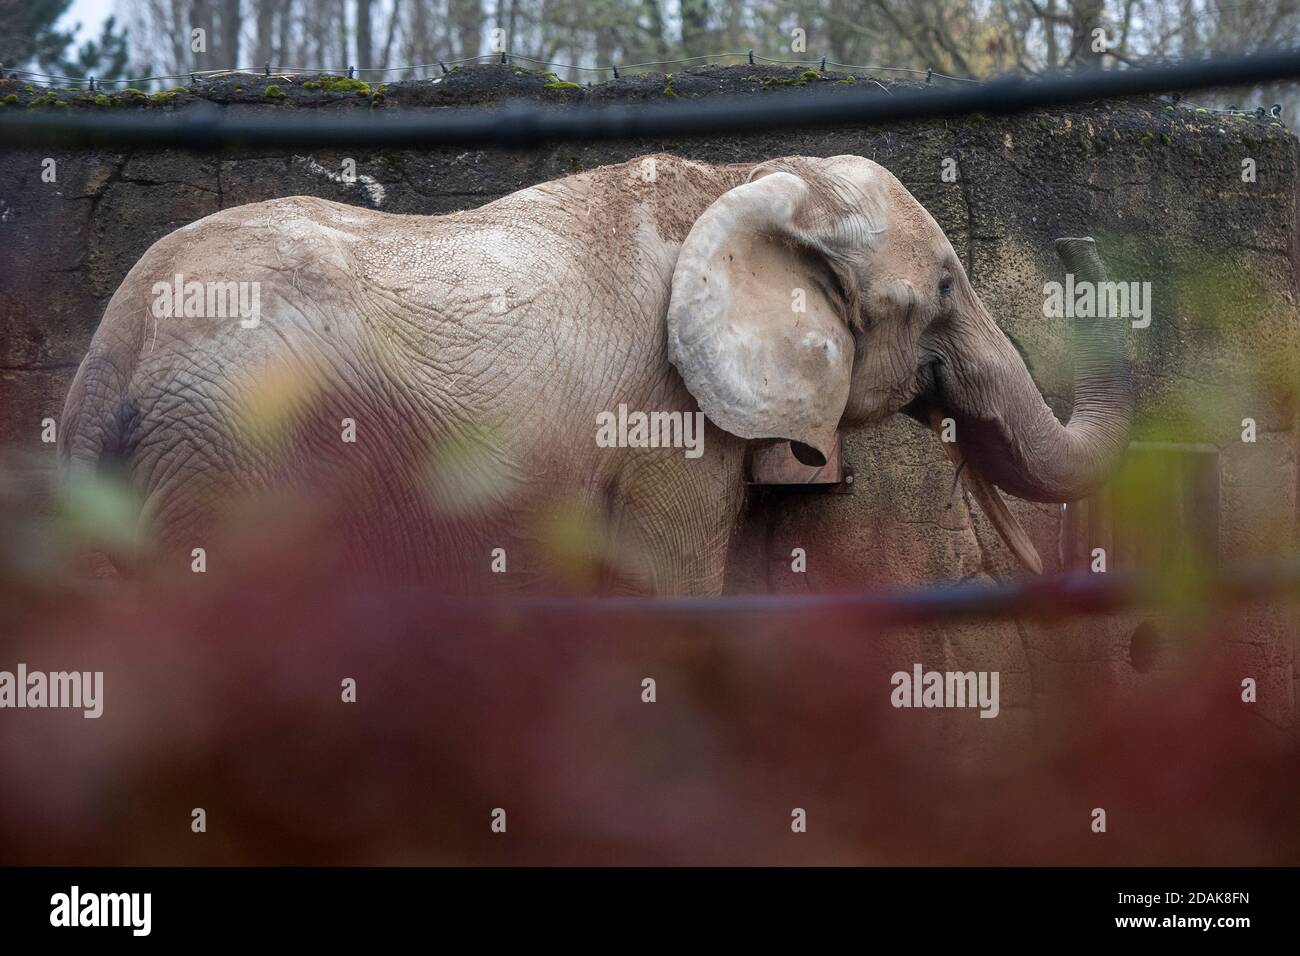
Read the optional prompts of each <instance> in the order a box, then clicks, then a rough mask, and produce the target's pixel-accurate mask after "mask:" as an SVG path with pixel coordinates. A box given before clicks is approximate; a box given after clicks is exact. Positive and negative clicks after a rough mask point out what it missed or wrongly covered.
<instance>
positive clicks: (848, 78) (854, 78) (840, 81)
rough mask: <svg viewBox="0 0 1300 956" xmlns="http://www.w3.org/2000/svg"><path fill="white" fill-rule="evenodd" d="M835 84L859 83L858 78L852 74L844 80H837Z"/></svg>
mask: <svg viewBox="0 0 1300 956" xmlns="http://www.w3.org/2000/svg"><path fill="white" fill-rule="evenodd" d="M835 82H836V83H856V82H858V78H857V77H856V76H854V75H853V74H852V73H850V74H849V75H848V76H846V77H843V78H842V79H838V80H836V81H835Z"/></svg>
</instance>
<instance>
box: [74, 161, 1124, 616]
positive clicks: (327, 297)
mask: <svg viewBox="0 0 1300 956" xmlns="http://www.w3.org/2000/svg"><path fill="white" fill-rule="evenodd" d="M773 210H776V211H775V212H773ZM706 213H708V214H709V215H706ZM742 232H743V234H740V233H742ZM709 236H712V240H710V239H709ZM710 242H712V244H711V245H710ZM684 250H685V251H684ZM732 250H742V254H743V255H744V256H749V257H752V259H753V260H754V261H755V262H758V261H761V262H762V263H763V267H762V268H761V269H759V268H755V269H753V270H751V271H750V272H748V273H746V271H745V269H744V268H743V266H738V265H737V262H738V260H736V259H735V258H734V255H733V252H732ZM1062 255H1063V256H1065V257H1067V266H1071V265H1072V267H1073V268H1074V271H1076V272H1078V273H1084V274H1087V273H1088V271H1089V269H1094V268H1097V269H1099V263H1097V261H1096V256H1095V253H1094V252H1093V251H1092V250H1091V244H1086V245H1080V246H1079V247H1078V248H1071V247H1068V246H1067V248H1065V249H1064V250H1063V251H1062ZM1069 257H1073V259H1074V262H1073V264H1071V262H1070V261H1068V260H1069ZM720 270H731V271H730V272H728V273H727V275H726V276H724V275H723V273H722V271H720ZM176 274H181V275H183V276H184V277H185V278H186V279H187V280H189V279H197V280H199V281H245V282H258V283H260V306H261V315H260V321H259V324H258V325H257V326H256V327H255V328H251V329H249V328H243V327H241V325H240V322H239V320H238V318H224V319H221V318H182V317H165V318H155V317H154V315H152V314H151V312H150V303H151V302H152V301H153V300H154V298H155V294H154V292H153V291H152V289H153V286H154V283H156V282H159V281H170V280H171V279H172V277H173V276H174V275H176ZM787 280H790V281H787ZM709 282H713V283H714V284H715V286H716V285H717V284H718V283H722V285H723V286H725V289H724V291H723V292H721V293H718V292H715V291H713V289H714V287H712V286H708V283H709ZM792 282H798V283H802V285H801V287H805V286H806V291H807V293H808V294H807V298H808V299H809V300H810V301H811V305H810V306H809V307H808V310H807V312H805V313H796V312H792V306H791V301H792V300H791V284H792ZM710 310H712V311H710ZM711 323H714V324H711ZM719 330H727V331H726V334H721V332H720V331H719ZM737 330H739V331H737ZM733 333H734V334H733ZM719 342H721V343H722V344H721V345H719V344H718V343H719ZM737 342H739V343H740V344H735V343H737ZM746 342H748V343H749V344H748V345H746V344H744V343H746ZM727 343H732V344H730V345H729V344H727ZM755 343H757V344H755ZM841 347H842V349H841ZM746 348H749V349H751V352H744V351H743V350H744V349H746ZM1082 348H1083V351H1082V358H1081V362H1080V368H1079V370H1078V375H1077V379H1078V384H1077V396H1076V408H1075V413H1074V416H1073V418H1072V420H1071V423H1070V424H1069V425H1068V426H1062V425H1061V424H1060V423H1059V422H1057V421H1056V419H1055V418H1054V417H1053V416H1052V413H1051V412H1050V410H1048V408H1047V406H1046V405H1045V404H1044V403H1043V401H1042V398H1041V396H1040V395H1039V393H1038V391H1037V389H1036V388H1035V386H1034V384H1033V382H1032V380H1031V378H1030V376H1029V374H1028V372H1027V371H1026V369H1025V367H1024V364H1023V362H1022V361H1021V359H1020V357H1019V355H1018V354H1017V352H1016V350H1015V348H1014V347H1013V346H1012V345H1011V343H1010V342H1009V341H1008V340H1007V338H1006V336H1005V335H1004V334H1003V333H1002V332H1001V331H1000V330H999V329H998V327H997V326H996V324H995V323H994V322H993V321H992V319H991V318H989V316H988V314H987V313H986V312H985V311H984V309H983V307H982V306H981V305H980V303H979V300H978V298H977V297H976V295H975V293H974V291H973V290H972V289H971V287H970V284H969V282H968V280H967V278H966V275H965V273H964V272H963V271H962V268H961V265H960V263H959V262H958V260H957V258H956V256H955V255H954V254H953V252H952V248H951V246H950V245H949V243H948V240H947V238H946V237H945V236H944V235H943V233H942V231H941V230H940V229H939V227H938V226H937V225H936V224H935V223H934V220H933V219H932V218H931V217H930V216H929V214H928V213H927V212H926V211H925V210H924V209H923V208H922V207H921V206H920V205H919V204H918V203H917V202H916V201H915V199H913V198H912V197H911V195H910V194H909V193H908V192H907V191H906V190H905V189H904V188H903V187H902V186H901V184H899V183H898V181H897V180H896V179H895V178H894V177H893V176H892V175H890V174H889V173H888V172H886V171H885V170H883V169H882V168H881V167H879V166H877V165H876V164H874V163H871V162H870V161H868V160H865V159H860V158H857V157H836V158H835V159H830V160H824V159H804V158H792V159H788V160H776V161H773V162H771V163H768V164H762V165H760V166H751V165H744V166H728V167H714V166H708V165H704V164H699V163H693V162H689V161H686V160H682V159H679V158H676V157H671V156H662V155H661V156H657V157H653V158H649V161H647V160H634V161H632V162H630V163H625V164H622V165H619V166H610V167H604V168H601V169H597V170H593V171H590V172H586V173H582V174H579V175H576V176H569V177H566V178H564V179H560V180H556V181H554V182H550V183H546V184H543V185H540V186H536V187H533V188H530V189H525V190H522V191H520V192H518V193H515V194H513V195H510V196H507V197H505V198H503V199H500V200H498V201H496V202H493V203H490V204H488V205H486V206H484V207H482V208H480V209H476V210H472V211H468V212H463V213H457V214H455V215H450V216H442V217H422V216H394V215H389V214H384V213H379V212H372V211H368V210H363V209H359V208H353V207H349V206H344V205H340V204H338V203H333V202H327V201H324V200H319V199H313V198H303V197H296V198H290V199H281V200H273V201H270V202H265V203H258V204H255V205H249V206H242V207H238V208H235V209H229V210H225V211H223V212H220V213H217V214H215V215H213V216H210V217H208V218H206V219H203V220H200V221H199V222H196V223H193V224H192V225H190V226H187V227H185V228H183V229H180V230H178V231H176V232H174V233H172V234H171V235H169V236H167V237H165V238H164V239H162V240H160V241H159V242H157V243H156V244H155V245H154V246H153V247H152V248H150V249H149V251H148V252H147V253H146V254H145V255H144V256H143V258H142V259H141V260H140V262H139V263H137V264H136V266H135V267H134V268H133V269H132V270H131V272H130V273H129V274H128V275H127V277H126V279H125V280H124V281H123V283H122V285H121V287H120V288H119V289H118V291H117V293H116V294H115V295H114V297H113V299H112V301H111V302H110V304H109V307H108V309H107V312H106V314H105V316H104V319H103V321H102V323H101V325H100V327H99V329H98V331H97V332H96V334H95V337H94V340H93V342H92V344H91V348H90V352H89V354H88V355H87V357H86V359H85V360H84V361H83V363H82V365H81V368H80V370H79V371H78V373H77V376H76V379H75V381H74V383H73V385H72V388H71V391H70V392H69V395H68V398H67V403H66V406H65V408H64V414H63V424H62V428H61V429H60V441H61V446H60V452H61V458H62V461H63V462H64V464H65V466H66V468H67V470H68V471H69V472H70V473H76V472H77V471H79V470H82V469H92V468H95V467H97V466H102V465H103V464H104V463H109V462H111V463H113V464H114V465H115V467H118V468H121V469H123V470H124V472H125V474H126V475H127V476H128V477H129V480H130V482H131V484H132V485H133V486H134V488H135V489H137V491H138V492H139V494H140V496H141V497H142V499H143V501H144V504H145V518H144V519H143V520H145V521H147V522H148V526H149V529H150V533H151V535H152V536H153V537H154V538H155V539H156V540H157V541H158V542H159V544H160V545H161V550H162V553H163V554H168V553H170V554H176V553H180V554H184V555H188V553H189V551H190V549H191V548H193V547H200V546H206V545H207V544H208V543H209V542H211V541H212V540H214V535H216V534H217V533H218V532H219V531H220V529H221V527H222V525H223V522H226V521H228V520H230V516H231V515H232V514H234V513H236V512H235V510H234V509H237V507H238V506H239V503H240V502H242V501H244V500H246V499H248V498H255V497H257V496H261V495H266V494H268V493H274V492H275V491H276V490H277V489H289V490H292V491H293V492H294V494H295V496H297V497H299V498H301V497H304V496H306V495H307V494H308V493H309V492H310V493H312V494H316V495H318V496H325V497H327V499H328V500H330V501H335V502H337V503H339V504H340V505H342V512H341V516H340V517H338V518H337V519H336V520H335V522H334V523H333V524H332V525H331V526H330V527H331V533H332V534H333V535H334V536H335V537H336V538H337V540H338V541H340V542H341V543H343V545H344V547H345V549H346V554H347V556H348V558H349V560H350V561H353V562H355V563H356V564H357V565H358V566H360V567H363V568H369V569H372V570H375V571H378V572H380V573H382V574H384V575H386V576H390V577H396V578H400V579H403V580H434V581H436V582H438V583H440V584H443V585H446V586H448V587H450V588H453V589H476V588H480V587H488V586H495V587H497V588H499V587H501V586H502V583H503V582H508V584H510V585H523V586H530V585H532V586H546V584H547V583H548V582H550V581H553V580H554V579H555V577H556V575H557V574H558V575H559V576H561V577H563V574H564V572H565V569H566V567H569V566H570V565H572V564H573V562H574V561H575V560H576V561H577V562H578V563H582V562H583V561H586V562H588V563H591V562H592V561H594V562H595V563H597V564H598V565H600V567H601V568H603V572H602V573H603V575H604V577H603V581H602V584H603V586H604V588H605V589H606V590H612V591H629V592H648V593H659V594H692V593H694V594H709V593H716V592H718V591H719V590H720V589H721V586H722V580H723V571H724V563H725V558H726V553H727V546H728V541H729V538H730V535H731V532H732V529H733V527H734V524H735V521H736V518H737V516H738V514H739V511H740V507H741V504H742V500H743V493H744V485H743V474H744V460H745V452H746V448H747V446H748V444H749V443H750V442H751V441H754V440H766V439H781V438H784V439H791V440H794V441H796V442H798V443H799V444H798V446H797V447H798V448H799V449H800V450H801V451H802V452H803V453H805V454H808V455H811V456H812V458H813V459H816V458H817V457H818V456H819V455H820V453H821V452H822V451H824V450H825V449H824V447H823V445H824V444H825V441H826V439H827V436H830V435H833V433H834V431H835V429H836V428H837V427H839V426H842V425H857V424H865V423H870V422H876V421H880V420H882V419H883V418H885V417H887V416H889V415H891V414H893V413H895V412H898V411H900V410H904V411H907V412H908V413H910V414H913V415H914V416H916V417H918V418H919V419H921V420H923V421H926V420H927V418H928V416H929V415H931V414H932V413H933V412H934V411H935V410H941V411H942V413H943V414H945V415H951V416H953V417H954V418H955V419H956V421H957V434H958V437H959V443H960V445H961V452H962V453H963V454H964V455H965V457H966V459H967V460H968V461H969V462H970V463H972V464H973V465H974V466H975V468H977V469H978V470H979V471H980V472H981V473H983V474H984V475H986V476H988V477H989V478H991V479H992V480H993V481H994V482H996V483H997V484H998V485H1000V486H1001V487H1003V488H1005V489H1007V490H1008V491H1010V492H1011V493H1013V494H1017V495H1021V496H1024V497H1028V498H1032V499H1035V500H1072V499H1075V498H1078V497H1081V496H1083V495H1085V494H1087V493H1088V492H1089V491H1090V490H1091V489H1092V488H1093V487H1095V486H1096V485H1097V484H1098V483H1099V482H1101V481H1102V480H1104V478H1105V477H1106V475H1107V473H1108V472H1109V470H1110V469H1111V468H1112V467H1113V466H1114V464H1115V462H1116V459H1117V456H1118V455H1119V453H1120V451H1121V450H1122V448H1123V446H1124V444H1125V442H1126V436H1127V431H1128V427H1129V416H1130V407H1129V398H1128V391H1127V385H1128V380H1127V368H1126V366H1125V365H1124V362H1123V359H1122V350H1121V349H1118V348H1117V341H1116V339H1115V333H1114V331H1113V329H1111V328H1110V327H1109V326H1103V325H1102V324H1101V323H1098V324H1097V326H1096V327H1095V329H1094V330H1093V331H1092V332H1091V333H1087V334H1085V335H1084V337H1083V339H1082ZM736 349H740V350H741V353H743V354H741V353H738V352H737V351H736ZM837 350H840V351H837ZM745 375H749V376H750V377H751V379H759V378H761V381H738V380H737V379H736V376H745ZM688 385H689V386H690V387H689V388H688ZM751 386H752V387H751ZM697 400H698V402H699V404H698V405H697ZM620 403H625V404H626V405H627V406H628V407H629V409H633V410H638V409H639V410H645V411H653V410H664V411H668V410H679V411H682V412H687V413H689V412H693V411H695V410H696V409H697V408H699V407H701V406H702V407H703V409H704V411H705V412H706V413H707V414H708V415H709V416H710V421H709V422H708V424H707V425H706V433H705V437H704V454H703V456H702V457H700V458H698V459H689V458H686V457H685V456H684V454H683V452H682V450H681V449H650V448H601V447H598V446H597V444H596V441H595V434H596V422H597V415H598V414H599V413H601V412H606V411H613V410H616V409H617V407H618V405H619V404H620ZM344 418H351V419H353V420H354V421H355V423H356V436H357V437H356V442H355V443H347V442H344V441H342V440H341V439H340V433H341V422H342V420H343V419H344ZM268 420H269V422H270V424H268ZM286 421H287V422H289V424H288V425H287V426H285V427H283V428H279V427H278V426H277V425H276V423H277V422H280V423H283V422H286ZM715 422H717V423H718V424H721V425H723V426H724V427H718V424H715ZM724 429H729V430H724ZM286 436H287V437H286ZM431 463H432V464H431ZM330 496H332V497H330ZM555 515H560V516H561V517H560V518H556V517H555ZM548 516H549V517H548ZM556 522H559V525H558V527H560V528H561V530H559V531H557V524H556ZM565 522H568V524H565ZM565 528H568V529H569V531H565V530H563V529H565ZM573 528H579V529H585V530H583V532H582V533H581V534H577V536H576V538H575V534H576V532H572V529H573ZM266 533H269V534H274V533H275V529H274V528H271V529H269V530H268V531H267V532H266ZM574 540H580V541H581V542H583V543H582V544H580V545H578V546H577V548H576V550H577V552H578V554H577V557H576V558H575V556H574V554H573V553H570V552H573V551H574V546H573V545H572V542H573V541H574ZM557 541H559V542H560V544H558V545H557V543H556V542H557ZM564 542H569V544H567V545H566V544H565V543H564ZM498 547H499V548H503V549H505V554H506V555H507V560H508V574H506V575H504V576H494V575H491V574H490V570H489V568H490V565H491V552H492V549H493V548H498ZM566 548H567V549H568V551H566ZM557 552H558V557H557ZM566 562H567V563H566Z"/></svg>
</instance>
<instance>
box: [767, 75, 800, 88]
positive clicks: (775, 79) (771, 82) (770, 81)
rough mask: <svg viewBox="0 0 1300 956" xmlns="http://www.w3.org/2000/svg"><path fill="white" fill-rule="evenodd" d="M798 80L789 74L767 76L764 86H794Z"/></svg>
mask: <svg viewBox="0 0 1300 956" xmlns="http://www.w3.org/2000/svg"><path fill="white" fill-rule="evenodd" d="M796 82H797V81H796V80H794V79H792V78H791V77H788V76H765V77H763V85H764V86H794V85H795V83H796Z"/></svg>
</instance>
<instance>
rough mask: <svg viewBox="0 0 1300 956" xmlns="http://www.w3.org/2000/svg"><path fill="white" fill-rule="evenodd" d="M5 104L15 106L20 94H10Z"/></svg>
mask: <svg viewBox="0 0 1300 956" xmlns="http://www.w3.org/2000/svg"><path fill="white" fill-rule="evenodd" d="M5 102H6V103H8V104H9V105H10V106H13V105H14V104H15V103H17V102H18V94H17V93H10V94H9V95H8V96H6V97H5Z"/></svg>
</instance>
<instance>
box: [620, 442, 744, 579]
mask: <svg viewBox="0 0 1300 956" xmlns="http://www.w3.org/2000/svg"><path fill="white" fill-rule="evenodd" d="M687 451H688V450H687V449H683V448H627V449H623V450H621V452H620V454H622V455H623V456H624V458H623V461H622V467H621V468H620V469H619V473H618V478H617V479H616V482H615V485H614V498H613V501H612V503H611V504H612V511H613V513H612V515H611V517H612V519H613V522H614V526H615V528H616V533H617V538H618V541H619V542H620V548H621V550H623V551H624V553H625V555H626V556H627V557H628V559H629V563H630V564H632V565H634V566H636V567H637V568H638V569H639V570H640V571H641V573H640V574H638V575H636V577H637V578H639V579H640V580H637V581H636V583H635V584H632V583H630V582H626V583H625V582H624V581H623V580H620V582H619V583H618V585H616V589H617V590H621V591H623V592H633V591H641V590H645V591H649V592H650V593H652V594H657V595H714V594H720V593H721V592H722V585H723V579H724V577H725V573H726V562H727V549H728V544H729V542H730V539H731V534H732V531H733V529H734V528H735V526H736V522H737V520H738V518H739V515H740V510H741V507H742V505H743V503H744V481H743V467H744V455H745V442H744V441H743V440H742V439H739V438H736V437H735V436H734V435H729V434H727V433H726V432H723V431H721V430H719V429H717V428H715V427H714V426H713V425H712V424H711V423H709V422H707V421H705V422H704V431H703V443H702V449H701V453H700V454H699V456H698V457H687V454H686V452H687Z"/></svg>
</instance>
